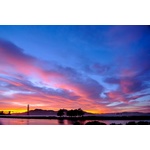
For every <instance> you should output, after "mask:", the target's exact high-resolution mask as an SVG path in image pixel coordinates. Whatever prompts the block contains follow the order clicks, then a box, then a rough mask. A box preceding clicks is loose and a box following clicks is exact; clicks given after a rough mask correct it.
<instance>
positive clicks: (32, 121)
mask: <svg viewBox="0 0 150 150" xmlns="http://www.w3.org/2000/svg"><path fill="white" fill-rule="evenodd" d="M89 121H91V120H79V121H78V122H80V123H81V124H85V123H87V122H89ZM92 121H94V120H92ZM97 121H100V122H104V123H106V124H111V123H116V124H120V123H121V124H126V123H127V122H130V121H135V120H97ZM138 121H140V120H136V121H135V122H138ZM143 121H144V120H143ZM146 121H147V120H146ZM75 122H76V121H75V120H66V119H64V120H58V119H16V118H0V125H72V124H74V123H75Z"/></svg>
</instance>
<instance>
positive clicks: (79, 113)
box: [67, 108, 84, 117]
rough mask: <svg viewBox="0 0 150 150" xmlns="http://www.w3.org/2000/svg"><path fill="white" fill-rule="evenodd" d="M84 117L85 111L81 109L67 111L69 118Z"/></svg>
mask: <svg viewBox="0 0 150 150" xmlns="http://www.w3.org/2000/svg"><path fill="white" fill-rule="evenodd" d="M83 115H84V111H83V110H82V109H81V108H79V109H74V110H73V109H71V110H68V111H67V116H69V117H73V116H74V117H75V116H83Z"/></svg>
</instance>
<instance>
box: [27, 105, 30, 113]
mask: <svg viewBox="0 0 150 150" xmlns="http://www.w3.org/2000/svg"><path fill="white" fill-rule="evenodd" d="M29 108H30V107H29V104H28V105H27V115H29Z"/></svg>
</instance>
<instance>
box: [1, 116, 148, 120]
mask: <svg viewBox="0 0 150 150" xmlns="http://www.w3.org/2000/svg"><path fill="white" fill-rule="evenodd" d="M0 118H15V119H58V120H63V119H66V120H150V116H83V117H66V116H64V117H58V116H30V115H29V116H27V115H25V116H19V115H18V116H16V115H0Z"/></svg>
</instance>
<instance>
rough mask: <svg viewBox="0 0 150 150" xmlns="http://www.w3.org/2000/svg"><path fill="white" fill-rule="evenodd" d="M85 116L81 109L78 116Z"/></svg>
mask: <svg viewBox="0 0 150 150" xmlns="http://www.w3.org/2000/svg"><path fill="white" fill-rule="evenodd" d="M83 115H84V111H83V110H82V109H81V108H79V109H78V116H83Z"/></svg>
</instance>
